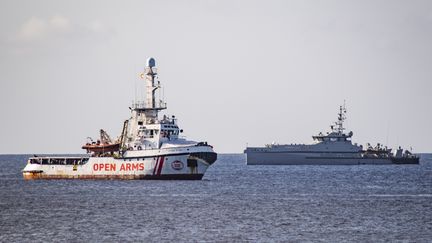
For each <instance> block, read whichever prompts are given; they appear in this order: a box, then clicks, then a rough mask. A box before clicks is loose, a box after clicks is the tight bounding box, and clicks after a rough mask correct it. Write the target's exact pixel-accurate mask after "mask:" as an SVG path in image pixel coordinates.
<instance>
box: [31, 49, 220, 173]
mask: <svg viewBox="0 0 432 243" xmlns="http://www.w3.org/2000/svg"><path fill="white" fill-rule="evenodd" d="M142 77H143V78H145V80H146V91H147V92H146V100H145V101H135V102H134V103H133V104H132V107H130V110H131V118H129V119H128V120H126V121H125V122H124V124H123V130H122V133H121V135H120V136H119V138H118V139H116V140H112V139H111V137H110V136H109V135H108V134H107V133H106V132H105V131H104V130H102V129H101V130H100V139H98V140H97V141H93V139H90V138H89V141H88V142H87V143H86V144H84V145H83V146H82V148H83V149H85V150H86V151H87V153H88V154H89V155H88V156H85V157H39V156H34V157H31V158H29V160H28V163H27V165H26V166H25V168H24V169H23V176H24V178H25V179H63V178H82V179H184V180H199V179H201V178H202V177H203V176H204V173H205V172H206V170H207V168H208V167H209V166H210V165H211V164H213V163H214V162H215V161H216V159H217V154H216V153H215V152H214V151H213V147H212V146H210V145H209V144H207V142H194V141H190V140H186V139H184V138H181V137H180V135H179V134H180V133H181V132H183V131H182V130H181V129H180V128H179V127H178V124H177V119H176V118H175V116H171V117H169V116H167V115H164V116H163V117H162V119H160V118H159V112H160V111H162V110H165V109H166V108H167V106H166V103H165V102H164V101H163V100H161V99H157V98H160V97H159V96H157V94H156V91H157V90H158V89H160V88H161V85H160V82H159V81H157V80H156V77H157V69H156V67H155V60H154V59H153V58H149V59H148V60H147V66H146V67H145V70H144V73H143V74H142Z"/></svg>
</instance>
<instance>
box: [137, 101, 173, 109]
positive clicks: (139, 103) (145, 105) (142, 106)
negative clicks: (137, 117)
mask: <svg viewBox="0 0 432 243" xmlns="http://www.w3.org/2000/svg"><path fill="white" fill-rule="evenodd" d="M166 108H167V104H166V102H163V101H159V102H156V104H155V106H154V107H152V106H151V104H149V103H147V102H145V101H135V102H132V109H158V110H161V109H166Z"/></svg>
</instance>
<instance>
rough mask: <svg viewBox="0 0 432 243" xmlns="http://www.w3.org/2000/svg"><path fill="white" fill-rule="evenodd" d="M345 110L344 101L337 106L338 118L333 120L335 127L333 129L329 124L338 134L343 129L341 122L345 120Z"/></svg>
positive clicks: (341, 132)
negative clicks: (335, 120)
mask: <svg viewBox="0 0 432 243" xmlns="http://www.w3.org/2000/svg"><path fill="white" fill-rule="evenodd" d="M346 112H347V111H346V108H345V102H344V105H343V106H340V107H339V113H338V120H337V122H335V125H336V128H335V129H334V126H331V128H332V130H334V131H335V132H337V133H339V134H343V131H344V130H345V128H344V127H343V122H344V121H345V120H346Z"/></svg>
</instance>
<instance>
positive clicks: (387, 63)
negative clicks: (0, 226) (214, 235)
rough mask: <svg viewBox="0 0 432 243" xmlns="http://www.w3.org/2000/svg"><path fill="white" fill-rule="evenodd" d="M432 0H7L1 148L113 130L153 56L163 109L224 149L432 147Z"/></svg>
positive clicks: (40, 145)
mask: <svg viewBox="0 0 432 243" xmlns="http://www.w3.org/2000/svg"><path fill="white" fill-rule="evenodd" d="M431 43H432V1H394V0H392V1H377V0H373V1H346V0H342V1H305V0H299V1H289V0H283V1H268V0H266V1H234V0H230V1H220V0H212V1H205V0H204V1H57V0H56V1H19V0H18V1H16V0H13V1H5V0H1V1H0V110H1V122H0V125H1V126H0V134H1V138H2V140H1V142H0V145H1V146H0V153H78V152H84V151H83V150H81V148H80V147H81V145H82V144H83V143H84V142H85V141H86V137H88V136H93V137H95V136H97V135H98V131H99V129H100V128H104V129H105V130H107V131H108V132H109V134H111V135H112V137H115V136H117V135H119V133H120V131H121V128H122V124H123V121H124V120H125V119H127V118H129V115H130V113H129V109H128V107H129V106H130V104H131V102H132V100H133V99H134V97H135V93H137V95H138V96H140V95H141V93H143V92H141V91H138V92H135V90H136V89H135V87H138V88H140V84H141V82H142V80H141V79H139V78H138V77H139V73H140V72H141V70H142V68H143V67H144V65H145V61H146V59H147V58H148V57H150V56H152V57H154V58H155V59H156V62H157V66H158V68H159V78H160V80H161V82H162V84H163V85H164V87H165V92H164V93H165V98H166V101H167V103H168V110H166V112H165V113H166V114H175V115H176V116H177V118H178V119H179V125H180V126H181V127H182V128H183V129H184V131H185V133H184V134H185V135H186V136H187V137H188V138H190V139H193V140H197V141H208V142H209V143H210V144H212V145H214V147H215V150H216V151H217V152H242V150H243V149H244V148H245V146H246V143H248V144H249V145H256V146H258V145H264V144H266V143H271V142H272V141H276V142H279V143H309V142H311V141H312V138H311V136H312V135H314V134H316V133H318V132H320V131H323V132H324V131H327V130H328V128H329V125H330V124H331V123H332V122H333V121H335V119H336V115H337V112H338V107H339V105H340V104H342V103H343V101H344V100H346V103H347V108H348V114H347V115H348V120H347V122H346V125H347V127H348V129H349V130H353V132H354V137H353V140H354V141H355V142H358V143H361V144H365V143H367V142H371V143H374V144H375V143H377V142H380V143H387V144H388V145H390V146H393V147H394V146H396V145H397V144H400V145H402V146H405V147H409V146H412V147H413V149H414V151H415V152H432V142H431V141H432V139H431V137H432V109H431V106H432V44H431Z"/></svg>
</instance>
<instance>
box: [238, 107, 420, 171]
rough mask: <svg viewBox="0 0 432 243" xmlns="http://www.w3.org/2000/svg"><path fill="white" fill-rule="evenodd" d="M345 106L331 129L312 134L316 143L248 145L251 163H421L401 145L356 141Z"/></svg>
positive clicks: (247, 150)
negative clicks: (388, 146) (350, 129)
mask: <svg viewBox="0 0 432 243" xmlns="http://www.w3.org/2000/svg"><path fill="white" fill-rule="evenodd" d="M345 119H346V108H345V105H343V106H340V108H339V113H338V119H337V121H336V122H335V123H334V124H333V125H331V126H330V128H331V131H330V132H327V133H326V134H323V133H321V132H320V133H319V134H318V135H316V136H312V138H313V141H314V142H313V143H312V144H275V143H272V144H268V145H265V147H246V149H245V150H244V153H245V154H246V164H248V165H360V164H418V163H419V157H418V156H416V155H414V154H412V153H411V152H410V151H408V150H405V151H404V150H403V149H402V148H401V147H399V148H398V149H396V151H395V153H393V152H392V149H391V148H387V147H386V146H383V145H381V144H377V145H376V146H374V147H372V146H371V145H370V144H367V145H366V149H364V148H363V146H362V145H358V144H357V143H354V144H353V143H352V141H351V138H352V136H353V132H352V131H350V132H349V133H345V130H346V129H345V128H344V126H343V123H344V121H345Z"/></svg>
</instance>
